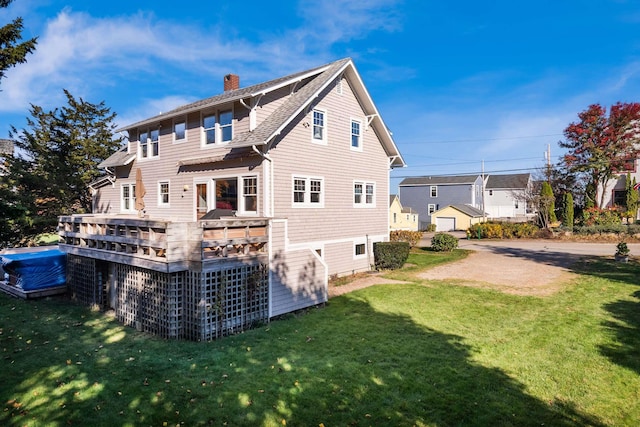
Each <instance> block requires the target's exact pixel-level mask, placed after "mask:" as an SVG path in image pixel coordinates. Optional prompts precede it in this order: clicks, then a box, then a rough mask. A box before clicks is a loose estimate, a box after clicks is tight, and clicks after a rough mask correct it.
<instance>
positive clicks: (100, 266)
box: [60, 58, 405, 340]
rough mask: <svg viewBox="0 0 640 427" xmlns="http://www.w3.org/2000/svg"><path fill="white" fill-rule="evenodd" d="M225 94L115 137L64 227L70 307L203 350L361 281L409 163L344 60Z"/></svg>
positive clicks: (230, 85) (232, 80)
mask: <svg viewBox="0 0 640 427" xmlns="http://www.w3.org/2000/svg"><path fill="white" fill-rule="evenodd" d="M224 86H225V91H224V93H222V94H220V95H217V96H214V97H212V98H208V99H204V100H201V101H197V102H194V103H191V104H188V105H184V106H181V107H178V108H176V109H174V110H172V111H169V112H167V113H163V114H160V115H158V116H155V117H150V118H148V119H144V120H142V121H140V122H137V123H134V124H131V125H128V126H125V127H123V128H122V129H120V131H122V132H126V133H127V134H128V136H129V141H128V144H127V145H126V146H125V147H124V148H123V149H122V150H121V151H120V152H118V153H116V154H114V155H113V156H111V157H110V158H109V159H107V160H106V161H104V162H103V163H102V164H101V167H102V168H103V169H104V171H105V175H104V176H103V177H102V178H101V179H100V180H97V181H96V182H94V183H93V184H92V186H91V188H92V191H93V192H94V193H93V194H94V196H93V203H94V212H93V214H92V215H87V216H71V217H62V218H61V219H60V230H61V231H60V234H61V237H62V238H63V239H64V243H63V244H62V245H61V248H62V250H64V251H66V252H67V253H68V257H69V259H70V266H71V267H70V268H69V277H70V282H71V287H72V292H73V293H74V295H75V296H76V297H77V298H78V299H81V300H84V301H85V302H87V303H91V304H98V305H101V306H103V307H107V306H111V307H113V308H114V309H115V311H116V315H117V317H118V319H120V320H121V321H123V322H124V323H127V324H132V325H141V327H142V328H143V329H145V330H149V331H150V332H154V333H157V334H159V335H162V336H166V337H186V338H190V339H198V340H200V339H210V338H212V337H215V336H217V335H218V334H219V333H222V334H224V333H228V332H229V331H235V330H238V328H242V327H243V326H246V325H247V324H250V323H251V322H253V321H260V320H265V319H269V318H272V317H274V316H278V315H281V314H284V313H288V312H292V311H295V310H299V309H302V308H305V307H309V306H312V305H316V304H320V303H324V302H325V301H327V286H328V279H329V277H330V276H333V275H336V276H337V275H344V274H352V273H354V272H358V271H365V270H369V269H370V268H371V265H372V264H373V262H374V260H373V253H372V247H373V244H374V243H375V242H380V241H384V240H387V239H388V233H389V206H388V200H389V173H390V169H392V168H396V167H402V166H404V165H405V163H404V160H403V158H402V156H401V154H400V152H399V151H398V148H397V147H396V144H395V142H394V141H393V138H392V137H391V133H390V132H389V130H388V128H387V126H386V124H385V123H384V121H383V120H382V117H381V115H380V113H379V112H378V110H377V108H376V106H375V104H374V103H373V100H372V99H371V97H370V95H369V93H368V91H367V89H366V87H365V85H364V83H363V81H362V79H361V77H360V75H359V74H358V72H357V70H356V68H355V66H354V64H353V62H352V60H351V59H349V58H347V59H341V60H339V61H335V62H332V63H330V64H326V65H323V66H320V67H317V68H314V69H310V70H306V71H302V72H299V73H296V74H292V75H289V76H284V77H280V78H277V79H274V80H271V81H268V82H264V83H260V84H257V85H253V86H249V87H246V88H241V87H240V85H239V77H238V76H236V75H231V74H230V75H227V76H225V77H224ZM98 288H99V289H100V292H98V291H97V289H98ZM149 292H151V293H152V294H153V295H154V298H155V299H154V300H153V301H151V300H150V299H149V298H148V297H147V296H145V295H150V293H149ZM95 295H97V296H98V297H96V296H95ZM92 298H93V299H95V298H99V301H93V300H92ZM141 307H142V308H144V310H143V309H142V308H141ZM165 308H166V309H167V310H170V311H171V310H177V311H176V312H178V311H179V312H180V313H182V314H180V316H179V318H174V317H171V318H170V319H169V320H167V318H166V317H167V316H169V314H167V313H165V311H164V310H165ZM171 312H172V313H173V311H171ZM140 316H142V317H140ZM159 324H162V325H168V326H166V327H165V326H163V328H164V329H162V330H160V331H158V325H159ZM220 331H222V332H220Z"/></svg>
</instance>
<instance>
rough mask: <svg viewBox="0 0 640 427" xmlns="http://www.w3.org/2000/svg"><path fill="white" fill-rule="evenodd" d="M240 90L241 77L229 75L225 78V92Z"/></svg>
mask: <svg viewBox="0 0 640 427" xmlns="http://www.w3.org/2000/svg"><path fill="white" fill-rule="evenodd" d="M234 89H240V76H238V75H237V74H227V75H226V76H224V91H225V92H226V91H228V90H234Z"/></svg>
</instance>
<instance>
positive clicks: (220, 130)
mask: <svg viewBox="0 0 640 427" xmlns="http://www.w3.org/2000/svg"><path fill="white" fill-rule="evenodd" d="M223 114H229V116H230V117H231V121H230V122H229V123H226V124H221V123H220V117H221V116H222V115H223ZM210 117H212V118H213V120H214V123H213V126H212V127H205V125H204V121H205V119H207V118H210ZM233 128H234V113H233V108H229V109H225V110H216V111H207V112H204V113H202V114H201V115H200V129H201V137H200V138H201V141H200V145H201V146H202V147H219V146H221V145H226V144H228V143H230V142H231V141H232V140H233V132H234V129H233ZM225 129H230V135H229V138H227V139H223V137H224V133H225ZM207 131H213V139H214V140H213V142H207Z"/></svg>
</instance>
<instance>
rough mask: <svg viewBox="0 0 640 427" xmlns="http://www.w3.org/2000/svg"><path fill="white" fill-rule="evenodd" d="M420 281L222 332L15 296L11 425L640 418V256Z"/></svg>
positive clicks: (8, 347)
mask: <svg viewBox="0 0 640 427" xmlns="http://www.w3.org/2000/svg"><path fill="white" fill-rule="evenodd" d="M460 256H464V253H463V252H462V251H457V252H455V253H453V254H444V255H443V254H436V253H431V252H428V251H421V250H417V251H414V253H413V254H412V255H411V257H410V260H409V262H410V263H411V264H413V266H412V267H410V268H408V269H406V270H403V271H399V272H395V273H392V274H390V275H389V276H388V277H395V278H402V279H403V280H413V281H414V283H412V284H407V285H381V286H374V287H370V288H367V289H364V290H361V291H358V292H354V293H351V294H347V295H345V296H342V297H338V298H334V299H332V300H331V301H330V302H329V303H328V304H327V305H326V307H324V308H319V309H311V310H309V311H308V312H307V313H304V314H300V315H296V316H293V315H292V316H289V317H288V318H286V319H283V320H278V321H274V322H271V323H270V324H269V325H266V326H264V327H261V328H259V329H255V330H252V331H249V332H246V333H243V334H240V335H236V336H233V337H228V338H225V339H221V340H219V341H217V342H209V343H192V342H176V341H163V340H160V339H156V338H153V337H150V336H148V335H145V334H142V333H139V332H136V331H135V330H133V329H130V328H127V327H123V326H121V325H119V324H118V323H117V322H116V321H115V320H114V319H112V318H110V317H108V316H106V315H104V314H102V313H97V312H91V311H89V310H88V309H86V308H84V307H80V306H77V305H75V304H73V303H70V302H69V301H67V300H65V299H60V298H51V299H46V300H39V301H22V300H17V299H13V298H10V297H7V296H5V295H0V351H1V352H2V358H3V361H2V362H3V363H2V364H1V365H0V366H1V369H0V401H1V402H2V405H3V411H2V414H1V415H0V425H9V426H23V425H33V426H35V425H52V426H66V425H77V426H112V425H132V426H133V425H136V426H138V425H143V426H144V425H149V426H164V425H167V426H176V425H184V426H193V425H215V426H218V425H229V426H236V425H264V426H282V425H288V426H319V425H324V426H326V427H330V426H348V425H359V426H390V425H393V426H398V425H407V426H412V425H417V426H452V425H456V426H457V425H465V426H467V425H472V426H473V425H476V426H534V425H535V426H540V425H546V426H584V425H607V426H624V425H628V426H634V425H638V424H640V265H639V264H637V263H635V262H632V263H629V264H621V263H614V262H612V261H607V260H597V261H594V262H590V263H588V264H586V265H583V266H580V271H581V276H580V279H579V280H578V281H576V282H573V283H571V284H567V286H566V288H565V290H564V291H562V292H560V293H557V294H555V295H553V296H549V297H544V298H538V297H521V296H513V295H506V294H501V293H499V292H496V291H491V290H483V289H475V288H466V287H460V286H454V285H451V284H448V283H444V282H426V281H425V282H420V281H418V280H417V279H415V278H414V277H415V276H414V273H415V272H417V271H420V270H421V269H424V268H428V266H430V265H434V264H437V263H441V262H444V261H446V260H447V259H456V258H459V257H460Z"/></svg>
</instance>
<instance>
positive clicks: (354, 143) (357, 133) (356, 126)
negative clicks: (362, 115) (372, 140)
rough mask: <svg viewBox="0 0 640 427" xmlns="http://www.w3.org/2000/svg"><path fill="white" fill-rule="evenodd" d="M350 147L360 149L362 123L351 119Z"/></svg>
mask: <svg viewBox="0 0 640 427" xmlns="http://www.w3.org/2000/svg"><path fill="white" fill-rule="evenodd" d="M351 149H352V150H356V151H360V150H362V123H361V122H360V121H358V120H351Z"/></svg>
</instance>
